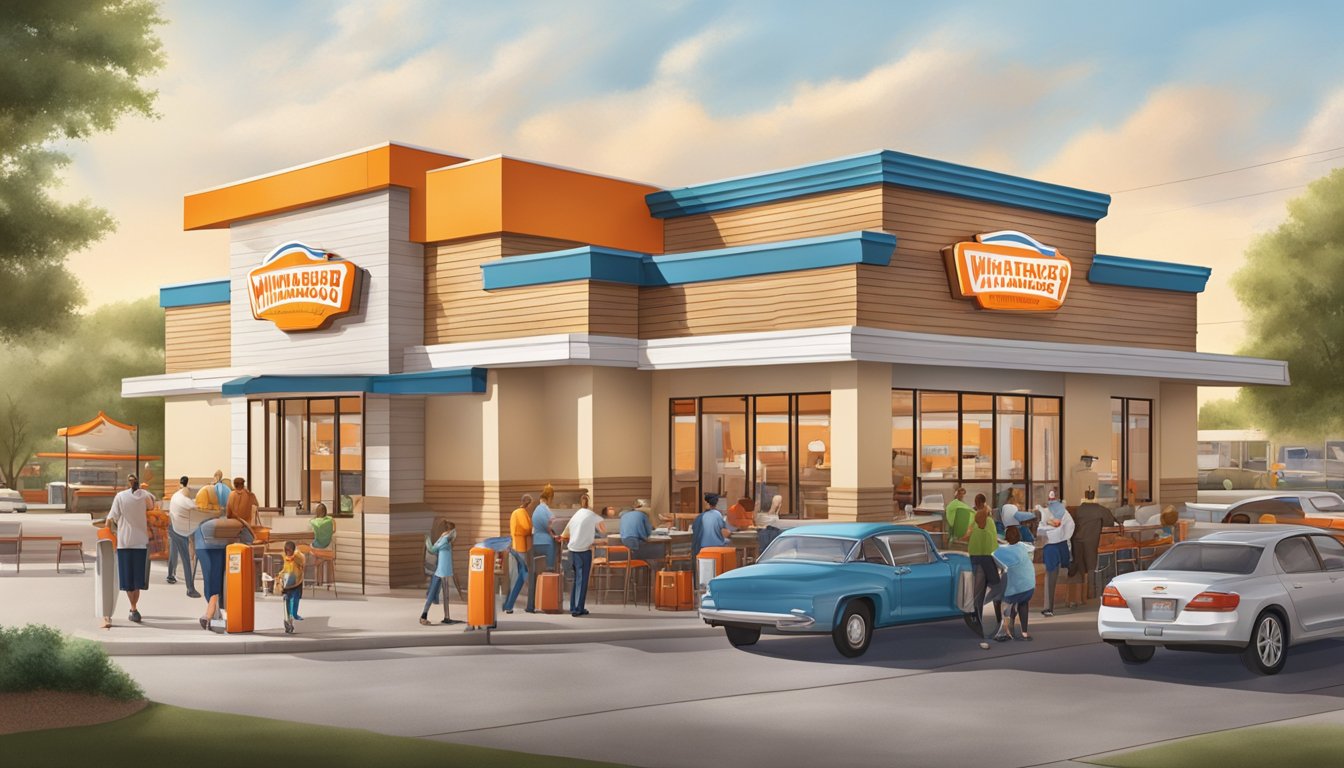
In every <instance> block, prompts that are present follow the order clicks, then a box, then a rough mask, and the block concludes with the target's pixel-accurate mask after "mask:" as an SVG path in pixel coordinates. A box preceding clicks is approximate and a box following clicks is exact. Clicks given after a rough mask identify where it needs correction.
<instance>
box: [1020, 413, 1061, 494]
mask: <svg viewBox="0 0 1344 768" xmlns="http://www.w3.org/2000/svg"><path fill="white" fill-rule="evenodd" d="M1060 427H1061V423H1060V412H1059V401H1058V400H1056V399H1055V398H1053V397H1033V398H1032V399H1031V489H1030V490H1031V493H1030V494H1029V495H1028V497H1027V503H1028V504H1030V505H1033V506H1034V505H1036V504H1042V505H1044V504H1045V503H1046V501H1047V499H1048V498H1049V496H1050V491H1052V490H1053V491H1055V492H1056V493H1060V492H1062V490H1063V489H1061V488H1060V487H1059V480H1060V477H1059V468H1060V439H1061V437H1060V435H1061V433H1060Z"/></svg>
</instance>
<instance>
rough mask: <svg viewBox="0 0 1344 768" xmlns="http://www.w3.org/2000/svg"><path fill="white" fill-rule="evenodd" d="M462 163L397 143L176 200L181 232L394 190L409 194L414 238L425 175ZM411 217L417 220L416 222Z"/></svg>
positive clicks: (460, 159) (422, 225)
mask: <svg viewBox="0 0 1344 768" xmlns="http://www.w3.org/2000/svg"><path fill="white" fill-rule="evenodd" d="M463 159H464V158H460V157H454V156H452V155H445V154H442V153H439V152H430V151H428V150H424V149H417V148H415V147H407V146H403V145H401V144H384V145H383V146H380V147H374V148H372V149H367V150H362V151H359V152H352V153H350V154H348V155H342V156H340V157H334V158H331V159H330V160H322V161H319V162H316V163H311V164H309V165H304V166H300V167H298V168H294V169H291V170H287V171H279V172H277V173H273V174H269V175H266V176H262V177H260V178H256V179H249V180H247V181H240V182H238V183H236V184H229V185H226V186H223V187H217V188H215V189H210V190H206V191H204V192H197V193H195V194H191V195H187V196H186V197H185V198H183V201H182V228H183V229H185V230H188V231H191V230H195V229H221V228H224V227H227V226H229V225H230V224H233V223H235V222H239V221H245V220H247V219H255V218H258V217H261V216H269V215H271V214H275V213H283V212H285V211H292V210H295V209H298V208H305V207H307V206H310V205H317V204H318V203H325V202H329V201H331V200H338V199H340V198H342V197H350V196H352V195H361V194H364V193H365V192H373V191H376V190H379V189H384V188H386V187H389V186H398V187H407V188H409V189H410V190H411V235H412V237H413V238H414V237H415V235H416V234H417V232H421V233H422V232H423V231H424V220H423V211H424V199H423V198H424V190H425V172H426V171H428V170H430V169H432V168H442V167H443V166H445V165H452V164H454V163H460V162H462V161H463ZM417 213H419V214H420V216H421V218H420V220H419V221H418V222H417V217H416V214H417ZM417 224H418V229H417Z"/></svg>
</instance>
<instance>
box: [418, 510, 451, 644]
mask: <svg viewBox="0 0 1344 768" xmlns="http://www.w3.org/2000/svg"><path fill="white" fill-rule="evenodd" d="M456 539H457V525H456V524H455V523H453V522H452V521H451V520H448V519H447V518H443V517H440V518H436V519H435V520H434V524H433V525H432V526H431V527H430V529H429V535H428V536H426V537H425V551H426V552H428V553H429V554H430V555H432V556H433V557H434V558H435V562H434V572H433V573H432V574H430V577H429V590H428V591H427V592H426V593H425V607H424V610H422V611H420V623H421V624H423V625H425V626H426V627H427V626H429V606H430V605H432V604H434V603H437V602H438V601H439V600H440V599H442V600H443V621H441V622H439V623H440V624H456V623H457V621H456V620H454V619H451V618H449V616H448V595H449V585H450V584H451V583H452V580H453V541H454V540H456Z"/></svg>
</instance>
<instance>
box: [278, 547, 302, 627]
mask: <svg viewBox="0 0 1344 768" xmlns="http://www.w3.org/2000/svg"><path fill="white" fill-rule="evenodd" d="M303 565H304V563H303V555H302V554H300V553H299V552H298V550H297V549H296V548H295V546H294V542H292V541H286V542H285V567H283V568H281V569H280V576H279V577H278V578H279V580H280V588H281V592H280V594H282V595H284V598H285V634H287V635H292V634H294V622H295V621H296V620H298V621H303V619H302V618H301V617H300V616H299V598H301V597H303Z"/></svg>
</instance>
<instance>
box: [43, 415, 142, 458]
mask: <svg viewBox="0 0 1344 768" xmlns="http://www.w3.org/2000/svg"><path fill="white" fill-rule="evenodd" d="M103 424H111V425H112V426H114V427H117V428H119V429H124V430H126V431H127V432H134V431H135V430H136V427H135V426H133V425H131V424H123V423H122V422H120V421H117V420H116V419H114V418H112V417H111V416H108V415H107V414H106V413H103V412H102V411H99V412H98V415H97V416H94V417H93V418H92V419H90V420H89V421H86V422H84V423H83V424H77V425H75V426H73V427H61V428H60V429H58V430H56V436H57V437H78V436H80V435H87V434H88V433H90V432H92V431H93V430H95V429H97V428H98V427H99V426H100V425H103ZM59 455H61V456H64V455H65V454H59Z"/></svg>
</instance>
